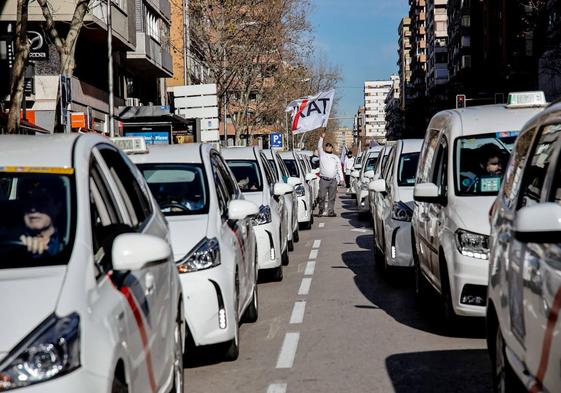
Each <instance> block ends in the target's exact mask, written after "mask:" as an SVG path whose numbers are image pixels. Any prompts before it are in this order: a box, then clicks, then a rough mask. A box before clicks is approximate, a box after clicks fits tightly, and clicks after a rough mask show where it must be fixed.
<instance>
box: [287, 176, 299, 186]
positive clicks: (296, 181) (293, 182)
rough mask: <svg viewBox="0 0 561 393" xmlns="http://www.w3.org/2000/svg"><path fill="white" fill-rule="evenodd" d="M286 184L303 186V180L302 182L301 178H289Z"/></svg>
mask: <svg viewBox="0 0 561 393" xmlns="http://www.w3.org/2000/svg"><path fill="white" fill-rule="evenodd" d="M286 183H287V184H288V185H291V186H292V187H294V186H297V185H298V184H302V180H300V178H299V177H289V178H288V180H287V181H286Z"/></svg>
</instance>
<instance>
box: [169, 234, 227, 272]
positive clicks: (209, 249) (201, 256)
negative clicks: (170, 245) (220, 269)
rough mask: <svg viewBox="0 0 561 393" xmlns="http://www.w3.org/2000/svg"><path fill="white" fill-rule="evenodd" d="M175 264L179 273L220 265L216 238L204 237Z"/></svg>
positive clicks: (218, 246)
mask: <svg viewBox="0 0 561 393" xmlns="http://www.w3.org/2000/svg"><path fill="white" fill-rule="evenodd" d="M176 265H177V271H179V273H192V272H197V271H199V270H205V269H210V268H211V267H215V266H218V265H220V245H219V244H218V240H216V239H208V238H204V239H203V240H201V241H200V242H199V244H197V245H196V246H195V247H194V248H193V249H192V250H191V251H190V252H189V254H187V255H185V257H183V258H182V259H181V260H179V261H177V262H176Z"/></svg>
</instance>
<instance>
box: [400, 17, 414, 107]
mask: <svg viewBox="0 0 561 393" xmlns="http://www.w3.org/2000/svg"><path fill="white" fill-rule="evenodd" d="M398 33H399V49H398V60H397V66H398V68H399V80H400V83H401V86H400V89H399V92H400V95H399V105H400V107H401V110H404V109H405V104H406V103H407V100H408V99H409V98H410V95H411V93H410V89H411V18H409V17H405V18H403V19H402V20H401V23H400V24H399V29H398Z"/></svg>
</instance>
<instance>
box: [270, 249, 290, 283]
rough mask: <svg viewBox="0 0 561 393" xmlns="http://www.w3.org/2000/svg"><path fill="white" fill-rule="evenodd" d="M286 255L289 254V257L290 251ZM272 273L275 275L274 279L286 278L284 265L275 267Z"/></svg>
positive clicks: (277, 280)
mask: <svg viewBox="0 0 561 393" xmlns="http://www.w3.org/2000/svg"><path fill="white" fill-rule="evenodd" d="M286 255H287V257H288V253H287V254H286ZM287 264H288V263H287ZM283 265H284V263H283ZM272 273H273V274H272V276H273V281H276V282H281V281H282V279H283V278H284V274H283V271H282V265H281V266H279V267H277V268H275V269H273V271H272Z"/></svg>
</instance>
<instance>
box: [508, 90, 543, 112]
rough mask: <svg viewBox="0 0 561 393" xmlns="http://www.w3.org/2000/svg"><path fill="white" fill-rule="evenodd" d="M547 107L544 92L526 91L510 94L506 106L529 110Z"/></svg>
mask: <svg viewBox="0 0 561 393" xmlns="http://www.w3.org/2000/svg"><path fill="white" fill-rule="evenodd" d="M545 105H547V101H546V99H545V93H544V92H543V91H525V92H516V93H510V94H509V95H508V101H507V105H506V106H507V107H508V108H523V107H524V108H528V107H536V106H545Z"/></svg>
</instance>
